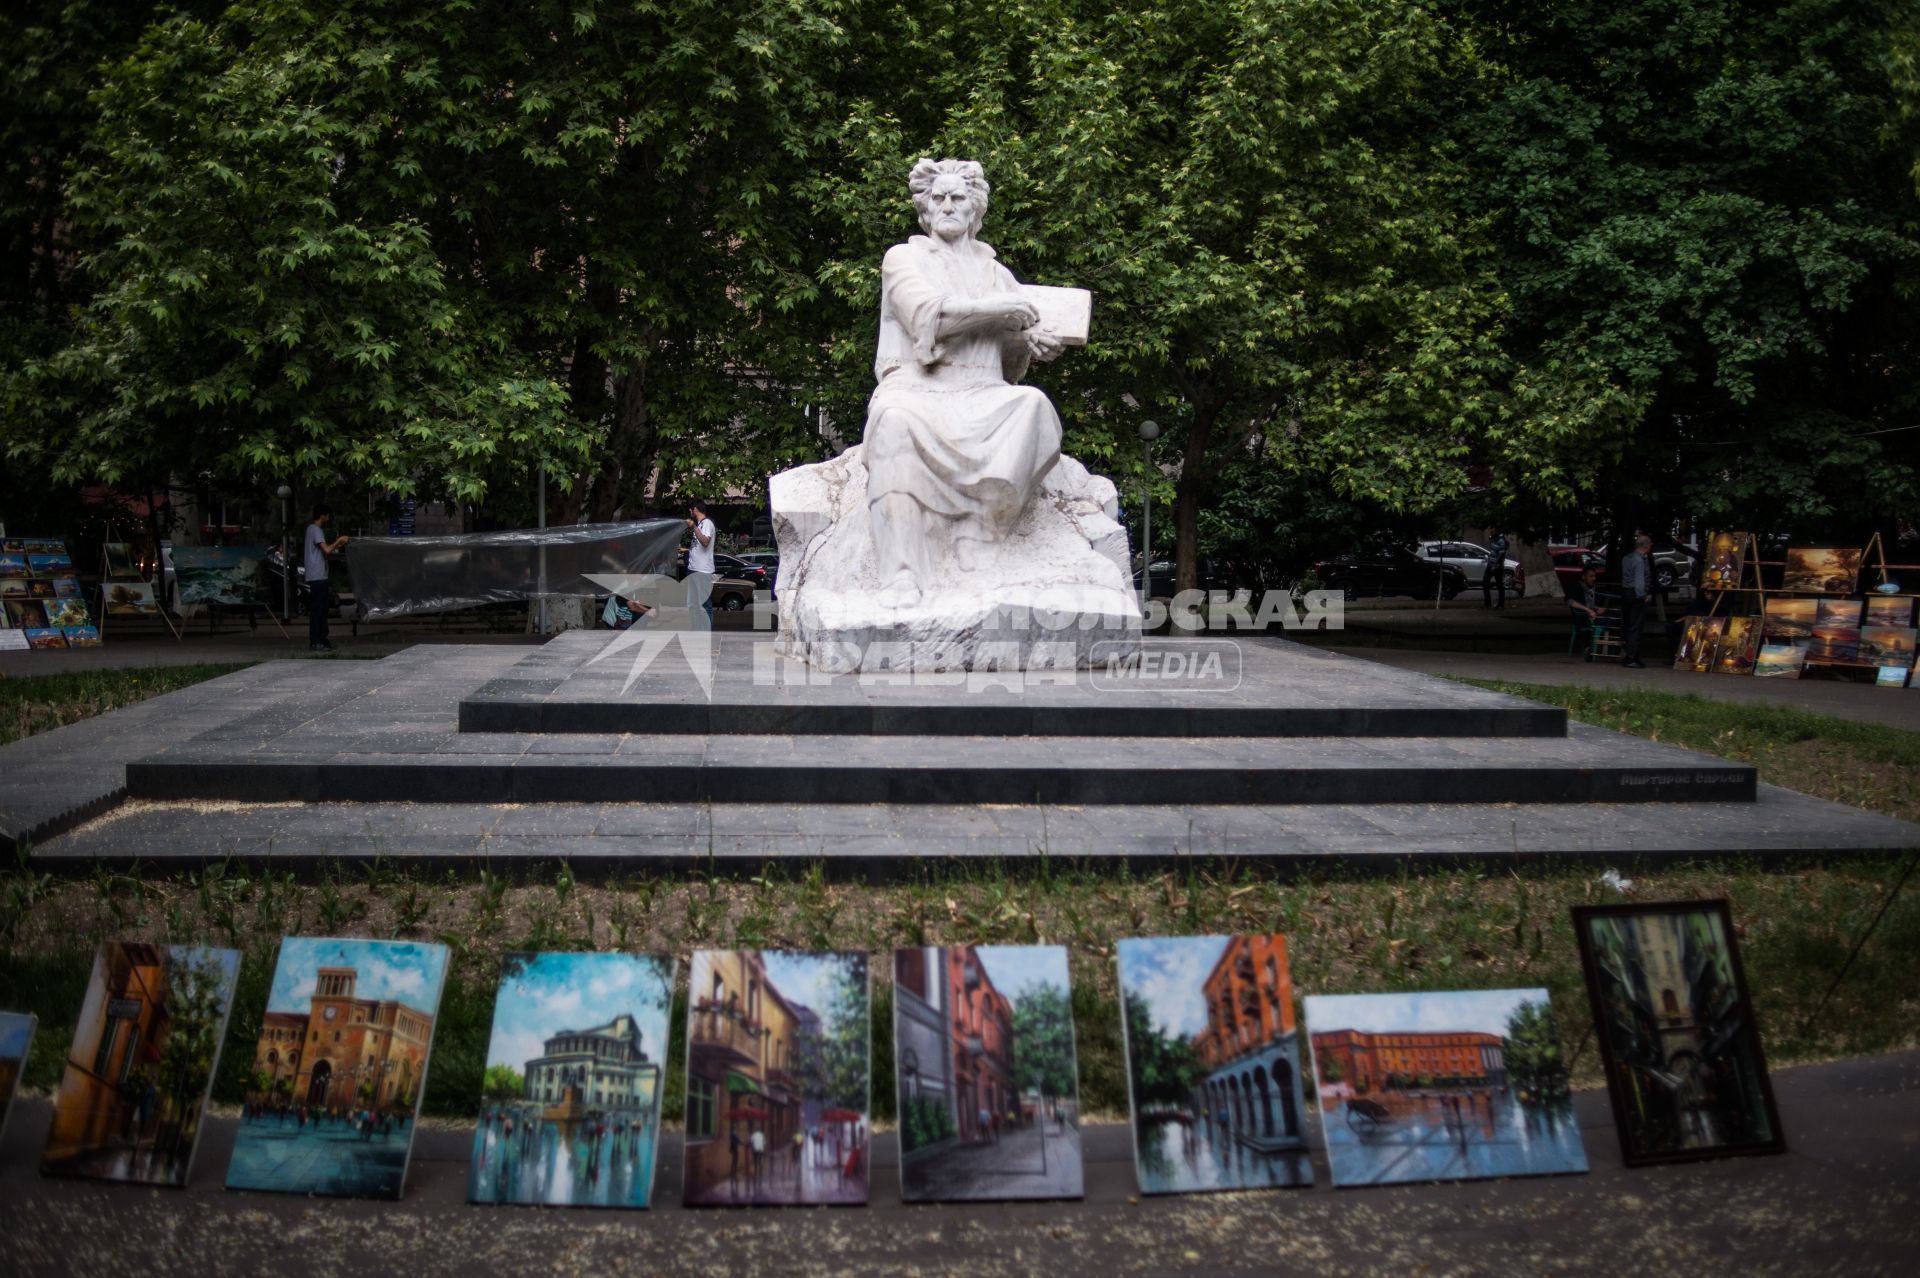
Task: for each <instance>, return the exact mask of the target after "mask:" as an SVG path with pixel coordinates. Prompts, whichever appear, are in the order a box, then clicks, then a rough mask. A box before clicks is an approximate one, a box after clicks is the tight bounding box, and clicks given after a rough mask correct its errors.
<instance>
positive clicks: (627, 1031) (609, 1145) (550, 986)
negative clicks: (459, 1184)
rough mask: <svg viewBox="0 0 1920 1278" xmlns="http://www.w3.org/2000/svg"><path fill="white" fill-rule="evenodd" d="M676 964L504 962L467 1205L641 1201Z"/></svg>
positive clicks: (563, 958)
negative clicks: (469, 1203) (470, 1203)
mask: <svg viewBox="0 0 1920 1278" xmlns="http://www.w3.org/2000/svg"><path fill="white" fill-rule="evenodd" d="M673 968H674V963H673V960H672V959H670V958H645V957H638V956H635V955H631V954H508V955H507V956H506V958H505V959H504V961H503V964H502V969H501V974H500V991H499V993H498V995H497V996H496V997H495V999H494V1004H493V1037H492V1039H491V1041H490V1043H489V1046H488V1048H487V1072H486V1075H485V1077H484V1079H483V1080H482V1084H481V1087H482V1096H481V1102H480V1123H479V1127H478V1128H477V1129H476V1130H475V1132H474V1136H473V1156H472V1159H471V1161H470V1162H469V1164H468V1171H467V1201H468V1202H472V1203H540V1204H543V1205H545V1206H548V1207H645V1206H646V1205H647V1203H648V1199H649V1198H650V1197H651V1196H652V1193H653V1169H654V1154H655V1151H656V1149H657V1148H658V1145H659V1138H660V1099H661V1087H660V1083H661V1079H662V1077H663V1074H664V1071H665V1068H666V1064H665V1062H666V1047H667V1010H668V1008H669V1006H670V1005H671V1004H672V1001H673Z"/></svg>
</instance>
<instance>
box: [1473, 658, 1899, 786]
mask: <svg viewBox="0 0 1920 1278" xmlns="http://www.w3.org/2000/svg"><path fill="white" fill-rule="evenodd" d="M1458 682H1461V683H1469V684H1472V685H1473V686H1474V687H1476V688H1489V689H1491V690H1493V691H1494V692H1506V693H1511V694H1513V695H1514V696H1519V697H1526V698H1528V699H1529V700H1532V701H1540V702H1545V703H1546V704H1547V705H1554V706H1560V707H1562V708H1564V709H1565V710H1566V712H1567V713H1568V715H1570V716H1571V717H1573V718H1575V719H1578V720H1579V721H1580V722H1582V723H1591V724H1595V725H1597V726H1599V727H1602V728H1613V729H1615V730H1616V731H1619V732H1630V733H1632V734H1633V735H1635V736H1638V737H1647V738H1649V739H1651V740H1654V741H1664V742H1666V743H1668V744H1669V745H1677V746H1684V747H1686V748H1687V749H1690V750H1699V751H1702V752H1704V753H1707V754H1716V755H1719V756H1721V757H1723V758H1728V759H1736V760H1738V761H1740V762H1742V763H1750V764H1752V765H1753V766H1754V768H1755V769H1756V770H1757V771H1758V772H1759V774H1760V779H1761V780H1762V781H1765V782H1768V783H1769V784H1772V785H1777V786H1783V787H1785V788H1787V789H1789V790H1798V791H1800V792H1801V793H1803V794H1811V795H1815V796H1817V797H1819V798H1822V799H1832V800H1834V801H1835V802H1838V803H1848V804H1852V805H1854V806H1855V807H1862V808H1868V809H1871V810H1872V811H1875V812H1884V813H1886V814H1887V815H1889V816H1896V817H1900V818H1902V819H1904V820H1908V821H1920V790H1916V788H1915V786H1914V784H1913V779H1914V777H1915V776H1916V775H1920V732H1910V731H1907V730H1905V729H1903V728H1889V727H1886V726H1884V725H1882V724H1875V723H1857V722H1855V721H1853V720H1851V719H1840V718H1835V717H1834V716H1832V715H1825V714H1815V713H1813V712H1812V711H1807V710H1798V709H1794V708H1792V707H1789V706H1774V705H1756V704H1754V703H1752V702H1726V701H1713V700H1709V699H1708V698H1706V697H1702V696H1698V695H1695V694H1692V693H1675V692H1660V691H1655V690H1652V689H1646V688H1577V687H1561V686H1558V685H1549V684H1534V683H1505V682H1500V681H1497V680H1488V679H1461V680H1459V681H1458Z"/></svg>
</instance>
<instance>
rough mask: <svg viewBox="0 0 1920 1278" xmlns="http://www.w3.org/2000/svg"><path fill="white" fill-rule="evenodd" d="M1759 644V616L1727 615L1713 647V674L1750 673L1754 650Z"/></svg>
mask: <svg viewBox="0 0 1920 1278" xmlns="http://www.w3.org/2000/svg"><path fill="white" fill-rule="evenodd" d="M1759 646H1760V618H1758V617H1728V618H1727V624H1726V627H1725V628H1724V629H1723V630H1722V631H1721V632H1720V642H1719V643H1718V645H1716V647H1715V649H1714V656H1713V670H1714V673H1715V674H1752V673H1753V661H1754V651H1755V649H1757V648H1758V647H1759Z"/></svg>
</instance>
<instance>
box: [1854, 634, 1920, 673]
mask: <svg viewBox="0 0 1920 1278" xmlns="http://www.w3.org/2000/svg"><path fill="white" fill-rule="evenodd" d="M1916 633H1920V632H1916V631H1915V630H1914V629H1913V628H1912V627H1911V626H1862V627H1860V660H1862V661H1871V662H1873V663H1874V664H1875V665H1877V666H1899V667H1901V668H1902V669H1912V667H1913V651H1914V639H1915V636H1916Z"/></svg>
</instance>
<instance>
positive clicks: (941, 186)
mask: <svg viewBox="0 0 1920 1278" xmlns="http://www.w3.org/2000/svg"><path fill="white" fill-rule="evenodd" d="M907 190H909V191H911V192H912V193H913V207H914V211H915V212H917V213H918V214H919V215H920V228H921V229H922V230H924V231H925V232H926V233H927V234H928V235H937V236H939V237H940V238H942V239H953V238H956V233H964V234H967V235H977V234H979V232H980V224H981V222H982V221H984V220H985V219H986V216H987V196H988V194H989V192H990V191H991V190H992V188H991V187H989V186H988V185H987V174H986V170H984V169H982V168H981V167H980V165H979V163H978V162H977V161H974V160H921V161H920V162H919V163H917V164H915V165H914V166H913V169H912V171H911V172H909V173H908V174H907ZM962 221H964V223H965V225H964V231H963V228H962V227H961V226H960V223H961V222H962Z"/></svg>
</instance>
